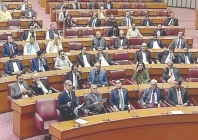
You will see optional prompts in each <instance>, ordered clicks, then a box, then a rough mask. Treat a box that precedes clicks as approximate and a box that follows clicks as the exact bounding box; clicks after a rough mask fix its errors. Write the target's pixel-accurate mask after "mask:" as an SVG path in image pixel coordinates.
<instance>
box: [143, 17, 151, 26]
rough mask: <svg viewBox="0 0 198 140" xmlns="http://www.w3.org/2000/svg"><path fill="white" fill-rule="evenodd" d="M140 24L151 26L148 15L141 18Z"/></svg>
mask: <svg viewBox="0 0 198 140" xmlns="http://www.w3.org/2000/svg"><path fill="white" fill-rule="evenodd" d="M141 26H153V23H152V20H151V19H150V18H149V16H148V15H146V16H145V19H143V20H142V23H141Z"/></svg>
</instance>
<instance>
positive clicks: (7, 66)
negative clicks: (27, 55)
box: [5, 60, 25, 75]
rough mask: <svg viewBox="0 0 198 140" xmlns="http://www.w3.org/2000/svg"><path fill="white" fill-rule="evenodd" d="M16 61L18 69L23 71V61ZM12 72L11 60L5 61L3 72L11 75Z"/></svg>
mask: <svg viewBox="0 0 198 140" xmlns="http://www.w3.org/2000/svg"><path fill="white" fill-rule="evenodd" d="M16 63H17V65H18V68H19V70H20V71H23V73H25V68H24V66H23V63H22V62H21V61H20V60H16ZM12 72H14V67H13V64H12V61H11V60H9V61H7V62H6V63H5V73H6V74H8V75H12Z"/></svg>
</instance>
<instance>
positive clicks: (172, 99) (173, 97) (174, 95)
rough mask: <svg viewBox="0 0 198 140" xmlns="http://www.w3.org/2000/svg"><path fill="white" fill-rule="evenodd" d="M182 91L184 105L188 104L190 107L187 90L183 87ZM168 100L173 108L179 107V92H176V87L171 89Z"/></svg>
mask: <svg viewBox="0 0 198 140" xmlns="http://www.w3.org/2000/svg"><path fill="white" fill-rule="evenodd" d="M180 91H181V98H182V102H183V104H185V103H187V105H189V104H190V99H189V96H188V92H187V90H186V89H185V88H183V87H181V88H180ZM166 100H167V102H168V103H169V104H171V105H172V106H176V105H178V97H177V91H176V88H175V87H171V88H170V89H169V91H168V95H167V99H166Z"/></svg>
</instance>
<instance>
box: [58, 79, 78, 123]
mask: <svg viewBox="0 0 198 140" xmlns="http://www.w3.org/2000/svg"><path fill="white" fill-rule="evenodd" d="M76 107H78V103H77V100H76V95H75V92H74V91H73V90H72V82H71V81H70V80H66V81H65V83H64V90H63V91H62V92H61V93H60V94H59V96H58V109H59V111H60V121H69V120H73V119H75V118H76V114H75V113H74V110H75V108H76Z"/></svg>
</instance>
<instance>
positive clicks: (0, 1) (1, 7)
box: [0, 0, 7, 11]
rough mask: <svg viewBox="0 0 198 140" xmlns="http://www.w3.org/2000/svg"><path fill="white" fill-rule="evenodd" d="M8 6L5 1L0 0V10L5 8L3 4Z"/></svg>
mask: <svg viewBox="0 0 198 140" xmlns="http://www.w3.org/2000/svg"><path fill="white" fill-rule="evenodd" d="M4 5H5V6H7V4H6V3H5V2H3V1H2V0H0V11H2V10H3V6H4Z"/></svg>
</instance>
